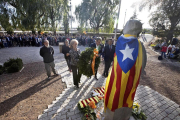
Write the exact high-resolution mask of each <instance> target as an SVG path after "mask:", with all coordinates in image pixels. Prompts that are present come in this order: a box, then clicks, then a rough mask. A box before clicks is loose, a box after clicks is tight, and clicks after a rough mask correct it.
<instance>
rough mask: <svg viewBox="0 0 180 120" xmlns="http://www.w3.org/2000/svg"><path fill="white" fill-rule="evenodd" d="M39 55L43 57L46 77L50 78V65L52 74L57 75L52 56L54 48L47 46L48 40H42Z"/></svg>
mask: <svg viewBox="0 0 180 120" xmlns="http://www.w3.org/2000/svg"><path fill="white" fill-rule="evenodd" d="M40 55H41V56H42V57H43V61H44V64H45V69H46V72H47V76H48V79H50V77H51V69H50V67H51V68H52V71H53V73H54V75H56V76H57V75H58V74H57V73H56V70H55V64H54V57H53V55H54V49H53V48H52V47H51V46H49V41H48V40H45V41H44V46H43V47H42V48H41V49H40Z"/></svg>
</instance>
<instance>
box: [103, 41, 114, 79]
mask: <svg viewBox="0 0 180 120" xmlns="http://www.w3.org/2000/svg"><path fill="white" fill-rule="evenodd" d="M112 43H113V41H112V39H109V40H108V45H106V46H105V48H104V51H103V53H104V61H105V68H104V73H103V76H104V77H107V76H108V71H109V68H110V66H111V62H112V61H113V58H114V53H115V46H114V45H112Z"/></svg>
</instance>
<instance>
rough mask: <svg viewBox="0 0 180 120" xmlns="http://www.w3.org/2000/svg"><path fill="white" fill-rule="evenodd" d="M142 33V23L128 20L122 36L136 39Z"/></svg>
mask: <svg viewBox="0 0 180 120" xmlns="http://www.w3.org/2000/svg"><path fill="white" fill-rule="evenodd" d="M141 31H142V23H141V22H140V21H138V20H129V21H128V22H127V23H126V25H125V26H124V29H123V34H124V35H125V34H129V35H135V36H136V37H137V36H138V35H139V34H140V33H141Z"/></svg>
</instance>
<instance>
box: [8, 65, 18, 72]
mask: <svg viewBox="0 0 180 120" xmlns="http://www.w3.org/2000/svg"><path fill="white" fill-rule="evenodd" d="M18 71H19V66H18V64H17V63H16V62H14V63H13V64H12V65H11V66H10V67H8V68H7V72H8V73H14V72H18Z"/></svg>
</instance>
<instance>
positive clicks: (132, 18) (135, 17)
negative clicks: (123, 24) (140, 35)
mask: <svg viewBox="0 0 180 120" xmlns="http://www.w3.org/2000/svg"><path fill="white" fill-rule="evenodd" d="M137 16H138V15H137V13H136V10H134V13H133V15H132V16H131V18H130V19H131V20H137V19H138V18H137Z"/></svg>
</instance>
